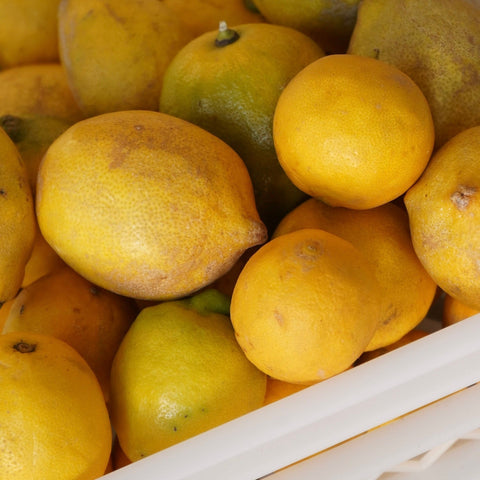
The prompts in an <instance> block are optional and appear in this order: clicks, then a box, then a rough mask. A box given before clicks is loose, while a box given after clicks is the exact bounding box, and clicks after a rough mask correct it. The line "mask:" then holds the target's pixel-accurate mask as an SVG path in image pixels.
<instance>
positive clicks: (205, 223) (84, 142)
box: [36, 110, 267, 299]
mask: <svg viewBox="0 0 480 480" xmlns="http://www.w3.org/2000/svg"><path fill="white" fill-rule="evenodd" d="M36 208H37V217H38V224H39V226H40V230H41V232H42V234H43V236H44V238H45V240H46V241H47V242H48V243H49V244H50V245H51V246H52V248H53V249H54V250H55V251H56V252H57V253H58V255H59V256H60V257H61V258H62V259H63V260H64V261H65V262H66V263H67V264H68V265H70V266H71V267H72V268H73V269H74V270H76V271H77V272H78V273H79V274H80V275H82V276H84V277H85V278H86V279H88V280H90V281H91V282H92V283H94V284H95V285H98V286H100V287H103V288H105V289H107V290H111V291H113V292H115V293H118V294H121V295H124V296H127V297H133V298H141V299H171V298H174V297H181V296H185V295H187V294H190V293H192V292H194V291H196V290H199V289H200V288H202V287H204V286H206V285H208V284H210V283H211V282H213V281H214V280H216V279H217V278H218V277H220V276H221V275H223V274H224V273H226V272H227V271H228V270H229V269H230V268H231V267H232V266H233V265H234V263H235V262H236V261H237V259H238V258H239V257H240V256H241V255H242V253H243V252H244V251H245V250H246V249H248V248H249V247H251V246H254V245H256V244H260V243H263V242H264V241H265V239H266V235H267V233H266V228H265V226H264V224H263V223H262V222H261V220H260V218H259V216H258V212H257V210H256V206H255V199H254V196H253V188H252V182H251V180H250V177H249V175H248V172H247V169H246V167H245V164H244V163H243V161H242V160H241V158H240V157H239V156H238V155H237V154H236V153H235V152H234V150H233V149H232V148H230V147H229V146H228V145H226V144H225V143H224V142H223V141H221V140H220V139H218V138H217V137H215V136H213V135H212V134H210V133H208V132H207V131H205V130H203V129H201V128H200V127H198V126H195V125H193V124H191V123H189V122H186V121H184V120H181V119H178V118H174V117H172V116H170V115H166V114H163V113H159V112H152V111H139V110H132V111H123V112H113V113H108V114H103V115H99V116H96V117H91V118H89V119H86V120H83V121H80V122H77V123H76V124H75V125H73V126H72V127H70V128H69V129H68V130H67V131H66V132H64V133H63V134H62V135H61V136H60V137H58V138H57V139H56V140H55V141H54V143H53V144H52V145H51V146H50V148H49V149H48V151H47V153H46V155H45V157H44V158H43V161H42V163H41V165H40V169H39V176H38V184H37V197H36Z"/></svg>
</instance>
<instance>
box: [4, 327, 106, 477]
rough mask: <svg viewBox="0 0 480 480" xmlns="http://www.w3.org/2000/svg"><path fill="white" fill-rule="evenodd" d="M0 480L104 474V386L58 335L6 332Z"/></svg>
mask: <svg viewBox="0 0 480 480" xmlns="http://www.w3.org/2000/svg"><path fill="white" fill-rule="evenodd" d="M0 366H1V375H0V405H2V408H1V411H0V479H1V480H12V479H13V478H16V479H18V480H72V479H78V480H93V479H95V478H98V477H100V476H101V475H103V473H104V471H105V469H106V467H107V464H108V461H109V458H110V451H111V444H112V430H111V426H110V420H109V415H108V411H107V407H106V405H105V402H104V399H103V394H102V390H101V388H100V385H99V383H98V381H97V379H96V377H95V375H94V373H93V372H92V370H91V369H90V368H89V366H88V365H87V363H86V362H85V360H84V359H83V358H82V357H81V356H80V354H79V353H78V352H77V351H76V350H74V349H73V348H72V347H70V346H69V345H68V344H66V343H65V342H63V341H62V340H59V339H57V338H54V337H51V336H48V335H42V334H39V333H31V332H12V333H6V334H3V335H0Z"/></svg>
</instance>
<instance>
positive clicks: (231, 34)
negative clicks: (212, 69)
mask: <svg viewBox="0 0 480 480" xmlns="http://www.w3.org/2000/svg"><path fill="white" fill-rule="evenodd" d="M239 38H240V35H239V34H238V33H237V32H236V31H235V30H232V29H231V28H228V26H227V22H224V21H223V20H222V21H221V22H220V25H219V26H218V35H217V38H216V39H215V46H216V47H226V46H227V45H231V44H232V43H234V42H236V41H237V40H238V39H239Z"/></svg>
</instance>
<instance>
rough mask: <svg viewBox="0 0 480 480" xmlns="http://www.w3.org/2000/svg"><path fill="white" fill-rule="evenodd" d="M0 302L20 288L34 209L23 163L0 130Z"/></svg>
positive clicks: (31, 240)
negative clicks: (0, 224) (0, 220)
mask: <svg viewBox="0 0 480 480" xmlns="http://www.w3.org/2000/svg"><path fill="white" fill-rule="evenodd" d="M0 158H1V159H2V160H1V162H0V218H1V219H2V228H1V230H0V305H1V304H3V303H4V302H6V301H8V300H11V299H12V298H13V297H14V296H15V295H16V293H17V291H18V289H19V288H20V286H21V284H22V281H23V276H24V273H25V265H26V264H27V262H28V259H29V257H30V253H31V251H32V248H33V244H34V241H35V228H36V225H35V211H34V206H33V196H32V191H31V189H30V185H29V183H28V173H27V169H26V167H25V163H24V162H23V159H22V158H21V156H20V153H19V151H18V149H17V148H16V146H15V144H14V143H13V142H12V140H10V138H9V137H8V135H7V134H6V133H5V131H4V130H2V129H0Z"/></svg>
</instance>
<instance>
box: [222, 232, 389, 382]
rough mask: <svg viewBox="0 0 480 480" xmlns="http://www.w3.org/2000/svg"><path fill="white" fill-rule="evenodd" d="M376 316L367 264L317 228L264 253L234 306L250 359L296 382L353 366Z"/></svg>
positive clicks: (237, 291)
mask: <svg viewBox="0 0 480 480" xmlns="http://www.w3.org/2000/svg"><path fill="white" fill-rule="evenodd" d="M379 313H380V293H379V289H378V284H377V280H376V278H375V274H374V272H373V269H372V265H371V264H370V263H369V261H367V260H366V259H365V257H364V256H363V255H362V254H361V253H360V252H359V251H358V250H357V249H356V248H355V247H353V245H352V244H351V243H350V242H347V241H346V240H344V239H342V238H340V237H337V236H336V235H333V234H331V233H328V232H325V231H323V230H320V229H313V228H305V229H302V230H297V231H294V232H291V233H288V234H285V235H281V236H279V237H276V238H274V239H273V240H270V241H269V242H267V243H266V244H264V245H263V246H262V247H260V249H259V250H258V251H257V252H255V253H254V254H253V255H252V257H251V258H250V259H249V260H248V262H247V264H246V265H245V267H244V268H243V270H242V272H241V273H240V275H239V277H238V280H237V283H236V285H235V288H234V290H233V295H232V303H231V308H230V314H231V319H232V324H233V327H234V329H235V333H236V336H237V341H238V342H239V344H240V346H241V347H242V349H243V351H244V352H245V354H246V355H247V357H248V358H249V359H250V361H251V362H252V363H253V364H254V365H256V366H257V367H258V368H259V369H260V370H262V371H263V372H265V373H266V374H267V375H269V376H271V377H273V378H276V379H278V380H282V381H284V382H289V383H298V384H311V383H315V382H319V381H321V380H324V379H326V378H329V377H331V376H332V375H336V374H338V373H340V372H342V371H344V370H346V369H347V368H349V367H350V366H351V365H352V363H353V362H354V361H355V360H356V359H357V358H358V357H359V356H360V354H361V353H362V352H363V351H364V350H365V348H366V346H367V345H368V343H369V342H370V340H371V338H372V337H373V334H374V332H375V330H376V328H377V325H378V321H379Z"/></svg>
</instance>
